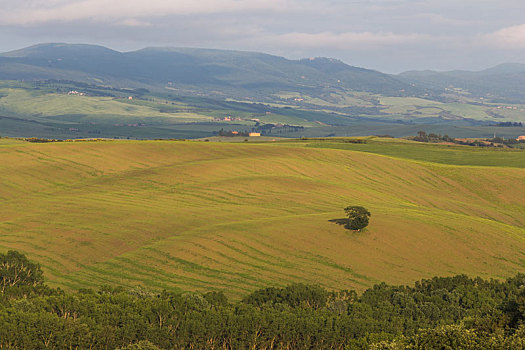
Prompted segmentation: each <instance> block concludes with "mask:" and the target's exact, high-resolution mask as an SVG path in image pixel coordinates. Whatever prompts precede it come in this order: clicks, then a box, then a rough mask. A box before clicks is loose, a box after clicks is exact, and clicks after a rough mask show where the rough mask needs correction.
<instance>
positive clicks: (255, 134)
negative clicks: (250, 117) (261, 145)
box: [248, 132, 261, 137]
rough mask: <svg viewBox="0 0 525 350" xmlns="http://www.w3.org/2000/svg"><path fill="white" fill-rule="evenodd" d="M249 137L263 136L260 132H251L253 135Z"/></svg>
mask: <svg viewBox="0 0 525 350" xmlns="http://www.w3.org/2000/svg"><path fill="white" fill-rule="evenodd" d="M248 136H250V137H253V136H261V133H260V132H251V133H249V134H248Z"/></svg>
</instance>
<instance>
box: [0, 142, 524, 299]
mask: <svg viewBox="0 0 525 350" xmlns="http://www.w3.org/2000/svg"><path fill="white" fill-rule="evenodd" d="M413 147H417V145H414V146H413ZM414 152H416V151H414ZM465 157H467V155H465ZM0 158H1V159H2V162H1V164H0V175H1V176H0V199H1V200H2V211H1V212H0V248H1V249H2V250H7V249H17V250H20V251H22V252H24V253H26V254H28V256H31V257H33V259H34V260H37V261H38V262H40V263H41V264H42V265H43V267H44V270H45V272H46V276H47V278H48V282H49V284H51V285H55V286H60V287H63V288H80V287H97V286H100V285H102V284H111V285H124V286H134V285H144V286H146V287H148V288H152V289H164V288H165V289H180V290H197V291H209V290H223V291H225V292H226V293H227V294H229V295H231V296H239V295H243V294H246V292H247V291H252V290H255V289H257V288H260V287H263V286H267V285H286V284H289V283H291V282H309V283H319V284H321V285H322V286H325V287H327V288H334V289H343V288H345V289H346V288H354V289H358V290H363V289H365V288H366V287H368V286H371V285H373V284H374V283H376V282H379V281H386V282H389V283H411V282H413V281H415V280H418V279H421V278H426V277H430V276H434V275H453V274H458V273H466V274H469V275H476V276H477V275H479V276H482V277H495V278H502V277H508V276H511V275H514V274H515V273H516V272H523V271H525V253H524V252H525V229H524V227H525V208H524V206H523V198H524V197H525V176H524V175H525V170H524V169H519V168H512V167H480V166H472V167H469V166H454V165H441V164H435V163H428V162H413V161H408V160H404V159H399V158H391V157H384V156H380V155H375V154H370V153H365V152H354V151H348V150H338V149H325V148H310V147H303V145H299V144H290V143H282V144H281V143H273V144H226V143H207V142H163V141H147V142H146V141H143V142H114V141H112V142H80V143H50V144H29V143H19V144H5V145H3V146H0ZM353 204H356V205H363V206H365V207H367V208H368V209H369V210H370V211H371V212H372V218H371V223H370V226H369V227H368V228H367V229H366V231H365V232H362V233H359V234H356V233H352V232H349V231H347V230H345V229H344V228H342V227H341V226H338V225H336V224H334V223H331V222H330V221H329V220H331V219H336V218H340V217H342V216H343V215H344V213H343V211H342V208H343V207H344V206H347V205H353Z"/></svg>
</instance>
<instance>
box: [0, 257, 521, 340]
mask: <svg viewBox="0 0 525 350" xmlns="http://www.w3.org/2000/svg"><path fill="white" fill-rule="evenodd" d="M0 283H1V286H2V294H1V300H0V348H2V349H3V348H6V349H46V348H49V349H112V350H113V349H117V348H120V349H158V348H160V349H376V350H377V349H509V350H510V349H513V350H514V349H525V325H524V324H525V323H524V322H525V275H523V274H518V275H517V276H515V277H513V278H510V279H508V280H506V281H495V280H490V281H487V280H483V279H481V278H475V279H471V278H468V277H466V276H455V277H446V278H439V277H435V278H433V279H430V280H422V281H420V282H417V283H416V284H415V285H414V286H413V287H406V286H390V285H386V284H379V285H376V286H374V287H373V288H370V289H368V290H367V291H365V292H364V293H363V294H361V295H358V294H357V293H356V292H354V291H339V292H331V291H327V290H325V289H323V288H321V287H319V286H312V285H304V284H294V285H290V286H288V287H285V288H273V287H272V288H266V289H261V290H258V291H256V292H254V293H252V294H250V295H247V296H246V297H245V298H244V299H243V300H242V301H239V302H231V301H229V300H228V299H227V298H226V297H225V296H224V294H222V293H217V292H210V293H206V294H194V293H173V292H162V293H153V292H149V291H146V290H144V289H139V288H138V289H132V290H125V289H122V288H110V287H103V288H101V289H100V290H97V291H95V290H80V291H78V292H75V293H69V292H64V291H62V290H59V289H52V288H49V287H47V286H46V285H45V284H44V283H43V282H42V275H41V271H40V267H39V266H38V264H33V263H31V262H29V261H28V260H27V259H26V258H25V257H24V256H23V255H21V254H19V253H16V252H9V253H7V254H5V255H3V254H0Z"/></svg>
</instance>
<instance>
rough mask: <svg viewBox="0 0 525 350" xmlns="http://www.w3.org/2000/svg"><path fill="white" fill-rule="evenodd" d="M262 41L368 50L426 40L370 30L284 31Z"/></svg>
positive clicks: (425, 37) (310, 47) (286, 44)
mask: <svg viewBox="0 0 525 350" xmlns="http://www.w3.org/2000/svg"><path fill="white" fill-rule="evenodd" d="M261 40H262V41H264V42H268V43H270V42H271V43H273V44H276V45H280V46H288V47H293V48H303V49H313V48H327V49H336V50H370V49H379V48H383V47H386V46H394V45H401V44H413V43H417V42H420V41H422V40H428V37H427V36H424V35H419V34H407V35H405V34H394V33H372V32H345V33H332V32H322V33H314V34H312V33H297V32H295V33H286V34H281V35H273V36H268V37H264V38H262V39H261Z"/></svg>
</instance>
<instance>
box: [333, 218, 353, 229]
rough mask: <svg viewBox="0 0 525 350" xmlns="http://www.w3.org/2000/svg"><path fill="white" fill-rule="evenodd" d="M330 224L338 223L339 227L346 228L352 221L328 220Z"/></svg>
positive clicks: (345, 219)
mask: <svg viewBox="0 0 525 350" xmlns="http://www.w3.org/2000/svg"><path fill="white" fill-rule="evenodd" d="M328 221H330V222H333V223H336V224H338V225H341V226H345V227H346V225H348V224H349V222H350V219H348V218H344V219H331V220H328Z"/></svg>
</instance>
